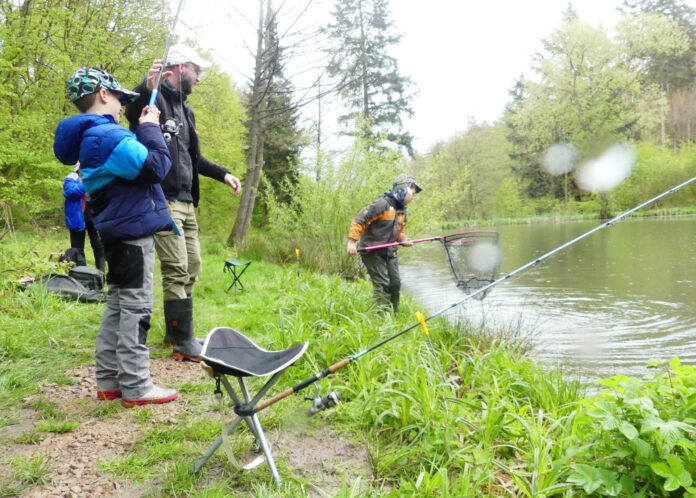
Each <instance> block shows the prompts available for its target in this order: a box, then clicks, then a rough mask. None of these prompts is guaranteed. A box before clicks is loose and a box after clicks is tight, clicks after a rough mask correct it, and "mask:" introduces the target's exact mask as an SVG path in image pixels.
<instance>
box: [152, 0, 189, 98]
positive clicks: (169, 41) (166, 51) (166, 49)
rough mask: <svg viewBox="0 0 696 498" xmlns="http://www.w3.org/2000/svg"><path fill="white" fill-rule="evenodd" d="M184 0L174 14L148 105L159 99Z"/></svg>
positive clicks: (180, 0)
mask: <svg viewBox="0 0 696 498" xmlns="http://www.w3.org/2000/svg"><path fill="white" fill-rule="evenodd" d="M183 3H184V0H179V6H178V7H177V8H176V14H175V15H174V22H173V23H172V29H171V30H170V31H169V38H167V45H166V46H165V47H164V57H162V67H160V70H159V72H158V73H157V79H156V80H155V87H154V88H153V89H152V93H151V94H150V102H149V104H148V105H150V106H153V105H155V100H157V94H158V93H159V87H160V81H161V80H162V72H163V71H164V65H165V64H166V63H167V55H169V47H170V46H171V45H172V38H174V28H175V27H176V21H177V20H178V19H179V12H181V6H182V4H183Z"/></svg>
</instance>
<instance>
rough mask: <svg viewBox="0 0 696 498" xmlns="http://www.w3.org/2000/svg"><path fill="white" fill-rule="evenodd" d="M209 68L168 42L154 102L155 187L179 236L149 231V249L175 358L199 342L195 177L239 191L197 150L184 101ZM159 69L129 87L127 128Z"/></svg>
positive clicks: (157, 65)
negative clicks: (157, 130)
mask: <svg viewBox="0 0 696 498" xmlns="http://www.w3.org/2000/svg"><path fill="white" fill-rule="evenodd" d="M211 66H212V64H211V63H210V62H208V61H206V60H204V59H203V58H201V57H200V56H199V55H198V54H197V53H196V51H195V50H193V49H192V48H190V47H188V46H186V45H182V44H177V45H173V46H171V47H170V48H169V53H168V54H167V60H166V61H165V63H164V69H163V72H162V79H161V85H160V89H159V93H158V94H157V100H156V106H157V107H158V109H159V110H160V125H161V127H162V132H163V133H164V138H165V141H166V142H167V147H168V148H169V152H170V153H171V156H172V168H171V170H170V171H169V174H168V175H167V176H166V178H165V179H164V180H163V181H162V183H161V185H162V190H163V191H164V195H165V197H166V198H167V203H168V204H169V209H170V210H171V213H172V218H173V219H174V222H175V223H176V226H177V228H178V229H179V232H180V235H177V234H176V233H174V232H160V233H159V234H155V247H156V249H157V255H158V257H159V259H160V263H161V269H162V287H163V297H164V320H165V331H166V332H165V336H164V344H165V345H166V346H173V347H174V359H176V360H192V361H200V352H201V344H200V340H198V339H196V338H195V337H194V334H193V299H192V297H191V295H192V292H193V285H194V284H195V282H196V278H197V277H198V274H199V273H200V272H201V253H200V243H199V240H198V222H197V221H196V214H195V211H194V208H195V207H196V206H198V201H199V196H200V189H199V182H198V175H199V174H201V175H203V176H207V177H210V178H214V179H215V180H218V181H220V182H223V183H225V184H227V185H229V187H230V188H231V189H232V193H233V194H234V195H237V194H239V192H240V191H241V183H240V181H239V179H238V178H236V177H235V176H233V175H232V174H231V173H230V172H229V171H228V170H227V169H225V168H223V167H222V166H219V165H217V164H214V163H212V162H211V161H209V160H208V159H206V158H205V157H204V156H203V155H202V154H201V152H200V144H199V141H198V135H197V133H196V121H195V118H194V115H193V109H192V108H191V106H190V105H189V104H187V103H186V99H187V97H188V95H190V94H191V92H193V88H194V87H195V86H196V84H197V83H198V82H199V81H200V73H201V71H203V70H205V69H209V68H210V67H211ZM160 69H162V61H161V60H155V61H154V62H153V64H152V67H151V68H150V71H149V72H148V73H147V76H146V78H145V81H143V82H142V83H141V84H140V85H138V86H137V87H136V88H135V91H136V92H138V93H139V94H140V97H139V98H138V99H137V100H136V101H135V102H133V103H132V104H130V105H128V107H127V108H126V117H127V118H128V121H129V122H130V123H131V126H132V125H137V124H138V119H137V118H138V116H140V112H141V109H142V108H143V107H145V106H146V105H147V104H148V102H149V100H150V95H151V93H152V90H153V89H154V86H155V81H156V79H157V74H158V73H159V71H160ZM146 339H147V337H146V336H144V337H141V338H140V340H141V344H144V343H145V340H146Z"/></svg>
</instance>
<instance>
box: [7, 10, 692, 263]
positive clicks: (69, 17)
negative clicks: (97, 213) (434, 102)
mask: <svg viewBox="0 0 696 498" xmlns="http://www.w3.org/2000/svg"><path fill="white" fill-rule="evenodd" d="M310 5H311V2H310ZM173 7H174V6H172V5H169V4H168V3H167V2H166V1H164V0H162V1H161V2H148V1H145V0H119V1H115V0H67V1H66V0H40V1H37V0H24V1H21V2H20V1H17V0H0V123H2V125H1V126H0V206H1V207H2V226H0V238H2V237H5V236H7V235H8V234H10V233H12V230H14V229H15V228H17V229H22V228H27V227H51V228H56V227H61V226H62V213H63V210H62V201H63V199H62V196H61V185H62V181H63V178H64V176H65V175H66V174H67V173H68V172H69V171H70V169H69V168H68V167H66V166H64V165H61V164H60V163H59V162H58V161H57V160H56V159H55V158H54V156H53V152H52V143H53V132H54V130H55V127H56V125H57V123H58V121H60V120H61V119H63V118H65V117H67V116H69V115H71V114H73V113H75V112H76V110H75V108H74V106H73V105H72V104H71V103H70V102H69V100H68V99H67V96H66V93H65V81H66V80H67V78H68V76H70V74H72V73H73V72H74V71H75V69H76V68H78V67H80V66H82V65H93V66H98V67H102V68H104V69H105V70H107V71H109V72H111V73H112V74H114V75H115V76H116V77H117V79H118V80H119V81H120V82H121V83H122V84H123V85H124V86H126V87H133V86H135V85H136V84H138V83H139V82H140V81H141V80H142V78H143V76H144V74H145V72H146V71H147V68H148V67H149V65H150V63H151V62H152V60H153V59H154V58H157V57H161V55H160V54H161V53H162V52H163V50H164V44H165V42H166V39H167V36H168V30H169V27H170V25H171V21H172V10H173ZM258 7H259V16H258V21H257V40H256V41H257V43H256V46H255V47H251V48H250V50H251V51H252V52H254V60H255V67H254V68H250V71H249V72H250V73H253V76H251V77H250V79H249V81H246V82H239V81H233V80H232V79H231V78H230V77H229V76H228V75H227V74H225V73H223V72H221V71H220V69H219V68H218V67H216V66H214V67H213V69H212V70H210V71H208V74H206V76H205V77H204V81H203V82H202V83H201V84H200V85H199V86H197V88H196V91H195V92H194V93H193V94H192V95H191V99H190V101H191V103H192V104H193V106H194V109H195V110H196V117H197V126H198V131H199V134H200V135H201V141H202V144H203V150H204V154H205V155H206V156H207V157H208V158H209V159H211V160H213V161H215V162H217V163H219V164H222V165H224V166H225V167H227V168H229V169H230V170H232V171H233V173H234V174H235V175H237V176H239V177H240V178H242V179H243V182H244V194H243V195H242V196H241V198H236V197H233V196H231V195H230V194H229V191H228V189H227V188H226V187H225V186H224V185H222V184H219V183H217V182H214V181H205V180H204V181H203V182H202V189H203V192H202V196H201V198H202V202H201V206H200V211H201V215H200V216H199V219H200V220H201V225H202V230H203V232H204V233H208V234H215V236H216V237H218V238H220V239H221V240H225V241H227V242H228V243H230V244H231V245H235V246H238V247H242V246H244V247H245V248H246V250H252V251H258V252H259V253H261V254H262V255H263V256H265V257H268V258H271V259H275V260H277V261H289V260H291V259H292V258H293V257H294V254H295V248H301V250H302V253H303V255H304V256H303V258H304V260H305V262H307V263H308V264H310V265H311V266H313V267H314V268H317V269H321V270H331V271H336V270H338V271H341V272H342V273H344V274H352V273H354V272H355V271H356V268H355V266H354V265H355V261H354V260H349V259H348V258H346V257H345V256H344V255H343V246H344V244H345V237H346V233H347V228H348V225H349V223H350V220H351V219H352V217H353V216H354V215H355V213H356V212H357V211H358V210H359V209H360V208H361V207H362V206H363V205H365V204H367V203H369V202H371V201H372V200H373V199H374V198H375V197H376V196H377V195H378V194H379V193H381V192H382V191H384V190H386V189H387V188H388V187H389V185H390V183H391V181H392V179H393V177H394V176H395V175H396V174H398V173H400V172H402V171H410V172H412V173H414V174H415V175H416V176H417V178H418V180H419V182H420V183H421V184H423V185H424V187H425V188H426V192H425V195H422V196H419V198H418V202H415V203H414V204H413V206H412V209H411V212H412V215H411V220H412V223H411V226H412V228H411V233H412V234H418V235H426V234H427V232H429V231H436V230H438V229H440V228H441V227H442V226H443V225H447V226H461V225H464V224H468V223H470V221H469V220H476V221H477V223H479V224H482V223H486V222H488V223H490V222H501V221H503V220H509V219H516V220H520V219H531V218H535V217H536V218H539V217H541V218H542V219H559V218H564V219H565V218H572V217H574V216H585V217H587V216H589V217H607V216H610V215H611V214H615V213H617V212H620V211H622V210H625V209H628V208H631V207H633V206H635V205H637V204H639V203H641V202H643V201H645V200H647V199H649V198H650V197H653V196H654V195H657V194H659V193H660V192H663V191H665V190H667V189H669V188H670V187H672V186H674V185H677V184H679V183H681V182H683V181H685V180H686V179H688V178H691V177H693V176H696V148H695V147H694V139H695V137H696V81H695V78H694V76H695V75H696V9H695V8H693V7H691V6H689V5H688V4H687V3H686V2H684V1H681V0H636V1H631V0H626V1H625V2H624V4H623V5H622V7H621V8H620V10H621V11H622V13H623V15H622V17H621V20H620V21H619V22H618V24H617V25H616V26H614V27H613V29H612V30H611V32H609V31H607V30H606V29H604V28H601V27H598V26H594V25H591V24H589V23H586V22H584V21H583V20H582V19H581V18H580V17H579V16H578V14H577V13H576V12H575V10H574V9H573V6H572V5H568V6H567V7H566V8H565V10H564V15H563V20H562V22H561V23H560V24H559V25H558V26H556V27H555V29H554V30H553V31H552V33H551V34H550V35H549V36H547V37H546V38H544V39H542V40H540V42H539V50H538V52H537V54H536V55H535V56H534V58H533V66H532V68H533V71H532V73H531V74H529V75H528V76H527V77H520V79H518V80H517V81H516V82H514V84H513V85H511V88H510V95H509V100H508V102H507V104H506V110H505V113H504V114H503V117H502V118H501V119H500V120H499V121H496V122H493V123H486V122H475V121H473V120H471V121H470V122H469V123H468V124H467V127H466V131H464V132H461V133H458V134H456V135H454V136H452V137H450V138H447V139H443V140H442V141H441V142H439V143H437V144H436V145H434V146H433V147H432V148H431V149H430V150H428V151H426V152H425V153H421V154H419V153H417V152H415V151H414V150H413V148H412V146H411V144H412V138H413V137H412V136H411V135H410V134H409V131H408V130H407V129H404V126H403V118H404V117H405V116H407V115H409V114H410V113H411V112H412V109H411V106H410V103H411V101H412V97H413V94H414V92H415V91H417V88H414V85H413V83H412V82H411V80H410V79H409V78H408V76H405V75H402V74H401V73H400V72H399V68H398V61H397V60H396V59H395V58H394V57H392V56H391V55H390V49H391V48H393V47H394V46H395V45H396V44H398V42H399V35H398V27H397V26H394V24H393V22H392V21H391V19H390V11H389V3H388V0H344V1H338V2H336V3H335V4H334V11H333V16H332V19H331V20H330V22H329V23H328V24H327V25H326V26H320V27H318V29H317V31H316V33H314V34H313V38H312V40H313V41H312V44H313V45H312V50H315V51H320V52H322V53H323V54H325V55H326V57H325V59H324V60H325V61H326V64H325V67H324V68H322V71H321V74H322V77H321V79H317V80H316V81H315V83H314V84H313V85H312V86H311V87H310V88H306V87H303V88H298V87H296V86H295V84H294V81H293V76H292V75H288V74H286V68H287V67H288V66H287V61H288V59H289V58H291V57H292V56H293V54H296V53H298V52H299V51H301V50H302V49H303V47H302V43H301V42H296V41H295V40H293V42H292V45H290V44H289V41H288V39H286V38H284V37H285V34H286V33H287V31H280V30H279V29H278V15H279V10H280V7H279V8H276V7H275V6H274V5H273V4H272V3H271V1H270V0H266V1H263V0H261V1H259V4H258ZM317 40H318V41H317ZM182 41H186V42H188V43H191V44H193V45H194V46H196V41H195V40H182ZM305 48H306V47H305ZM203 53H204V55H206V54H205V52H203ZM207 55H208V56H210V54H207ZM452 98H455V99H456V98H457V96H456V95H453V96H452ZM327 99H337V100H338V101H340V102H341V103H342V105H343V109H344V111H345V112H344V114H343V115H342V116H340V118H339V122H340V123H341V125H342V131H341V134H342V135H344V136H346V137H348V141H347V142H345V143H347V144H349V145H347V146H346V148H345V149H344V150H341V151H335V150H334V151H329V150H324V149H323V147H322V144H323V143H325V142H326V137H324V136H322V122H321V121H322V114H321V112H319V113H318V114H317V115H318V118H317V120H316V121H315V122H314V123H312V125H311V126H309V127H301V126H300V125H299V122H300V120H299V113H300V112H301V110H302V109H303V108H306V107H307V106H317V108H318V109H321V106H322V103H323V102H326V101H327ZM443 112H447V110H446V109H443ZM124 121H125V120H124ZM621 142H630V143H632V144H633V145H634V146H635V147H636V148H637V150H638V162H637V164H636V166H635V169H634V171H633V173H632V174H631V175H630V176H629V178H628V179H627V180H626V181H624V182H623V183H622V184H621V185H620V186H619V187H618V188H616V189H614V190H612V191H610V192H608V193H606V194H596V193H590V192H584V191H581V190H580V189H578V187H577V186H576V185H575V183H574V181H573V176H572V173H571V172H569V173H564V174H561V175H556V176H554V175H551V174H549V173H547V172H546V171H545V170H544V169H543V168H542V167H541V165H542V161H543V157H544V154H545V152H546V151H547V150H548V148H549V147H550V146H552V145H553V144H559V143H563V144H571V145H572V147H573V148H574V149H575V150H576V151H577V153H578V156H579V158H580V160H584V159H590V158H594V157H598V156H599V155H601V154H602V152H603V151H604V150H605V149H606V148H607V147H608V146H609V145H610V144H614V143H621ZM306 151H312V153H311V154H305V153H304V152H306ZM694 198H696V189H695V188H694V187H693V186H689V187H687V188H684V189H682V191H679V192H677V193H675V194H674V195H672V196H668V197H665V198H664V199H662V200H660V201H659V202H658V203H656V205H654V206H653V207H654V208H656V209H657V210H662V211H666V210H682V211H689V209H688V208H689V207H691V206H693V204H694ZM56 249H57V250H60V249H62V248H56Z"/></svg>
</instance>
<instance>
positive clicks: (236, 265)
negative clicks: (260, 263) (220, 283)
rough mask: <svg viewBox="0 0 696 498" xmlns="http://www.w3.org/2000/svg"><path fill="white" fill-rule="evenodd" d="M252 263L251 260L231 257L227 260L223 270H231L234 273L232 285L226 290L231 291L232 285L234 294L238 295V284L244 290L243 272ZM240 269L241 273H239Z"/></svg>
mask: <svg viewBox="0 0 696 498" xmlns="http://www.w3.org/2000/svg"><path fill="white" fill-rule="evenodd" d="M250 264H251V261H245V262H242V261H239V260H238V259H234V258H230V259H228V260H227V261H225V267H224V268H223V271H225V272H229V273H231V274H232V279H233V280H232V283H231V284H230V286H229V287H228V288H227V290H226V291H225V292H229V291H230V289H231V288H232V287H234V295H235V296H236V295H237V285H239V287H240V288H241V289H242V290H244V286H243V285H242V281H241V280H240V279H241V278H242V274H243V273H244V272H245V271H246V269H247V268H248V267H249V265H250ZM237 271H239V273H237Z"/></svg>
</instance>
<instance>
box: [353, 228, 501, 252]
mask: <svg viewBox="0 0 696 498" xmlns="http://www.w3.org/2000/svg"><path fill="white" fill-rule="evenodd" d="M482 233H485V234H494V233H497V232H494V231H492V230H473V231H471V232H460V233H453V234H450V235H438V236H437V237H426V238H424V239H413V240H411V242H413V243H414V244H418V243H419V242H430V241H432V240H440V241H442V240H445V239H451V238H454V237H457V236H459V235H470V234H482ZM402 245H404V243H403V242H391V243H389V244H380V245H376V246H369V247H359V248H358V252H370V251H377V250H378V249H386V248H387V247H396V246H402Z"/></svg>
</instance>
